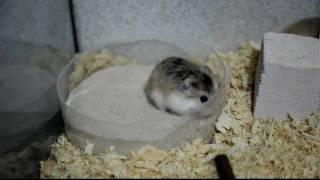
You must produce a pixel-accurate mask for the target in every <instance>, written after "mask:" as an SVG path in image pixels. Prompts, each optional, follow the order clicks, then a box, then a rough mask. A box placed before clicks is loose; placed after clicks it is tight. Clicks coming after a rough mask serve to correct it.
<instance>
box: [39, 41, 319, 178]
mask: <svg viewBox="0 0 320 180" xmlns="http://www.w3.org/2000/svg"><path fill="white" fill-rule="evenodd" d="M258 55H259V48H258V46H257V45H256V44H254V43H247V44H245V45H243V46H241V47H240V49H239V50H238V51H236V52H229V53H226V54H222V53H221V54H220V58H222V59H223V60H224V62H226V63H227V64H229V65H230V66H231V68H232V80H231V83H230V86H231V89H230V92H229V94H228V96H229V97H228V98H229V99H228V102H227V105H226V106H225V108H224V109H223V113H222V115H221V116H220V118H219V121H218V123H217V124H216V131H217V132H216V134H215V135H214V139H215V140H216V143H215V144H205V143H204V142H203V141H201V140H200V139H196V140H194V141H193V143H192V144H183V145H181V146H180V147H177V148H173V149H171V150H170V151H165V150H161V149H157V148H154V147H142V148H141V149H140V150H138V151H134V152H131V153H130V155H128V156H123V155H121V154H118V153H117V152H116V151H117V150H116V149H113V148H112V147H111V148H110V150H107V151H106V152H105V153H101V154H92V148H93V146H92V144H88V146H87V148H86V149H85V151H81V150H79V149H78V148H76V147H75V146H73V145H72V144H70V143H69V142H68V139H67V138H66V137H65V136H64V135H61V137H60V138H59V140H58V142H57V143H56V144H54V145H53V147H52V152H51V157H50V158H49V159H48V160H47V161H44V162H41V177H42V178H77V177H78V178H86V177H90V178H93V177H101V178H126V177H127V178H217V177H218V176H217V172H216V170H215V167H214V164H213V163H212V162H211V160H212V158H214V157H215V156H216V155H217V154H220V153H225V154H227V155H228V157H229V158H230V162H231V164H232V166H233V169H234V173H235V175H236V177H237V178H253V177H259V178H262V177H265V178H302V177H304V178H319V177H320V126H319V124H320V112H317V113H314V114H311V115H310V117H308V118H307V119H305V120H304V121H296V120H293V119H291V118H290V117H288V119H287V120H285V121H275V120H273V119H268V120H255V119H253V117H252V113H251V110H250V109H251V103H252V101H251V98H252V97H251V95H252V85H253V77H254V76H253V75H254V72H255V64H256V61H257V59H258ZM214 58H217V57H216V56H212V57H211V59H214ZM209 65H210V61H209Z"/></svg>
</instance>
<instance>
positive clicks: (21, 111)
mask: <svg viewBox="0 0 320 180" xmlns="http://www.w3.org/2000/svg"><path fill="white" fill-rule="evenodd" d="M1 42H2V43H1V45H0V59H1V62H0V88H1V89H0V99H1V102H0V119H1V126H0V143H1V144H2V145H1V147H0V152H1V153H2V152H6V151H9V150H11V149H13V148H16V147H18V146H19V145H21V144H22V143H23V141H24V140H25V139H27V138H29V137H30V136H31V135H32V133H35V132H36V131H37V129H38V128H40V127H41V126H42V125H44V124H46V123H47V122H48V121H49V120H50V119H51V118H52V117H53V116H54V115H55V114H56V113H57V112H58V110H59V102H58V98H57V93H56V90H55V85H56V84H55V83H56V78H57V77H58V75H59V73H60V71H61V70H62V68H63V67H64V66H65V65H66V64H67V60H68V57H69V56H70V55H66V54H64V53H62V52H61V51H58V50H57V49H54V48H51V47H49V46H39V45H35V44H32V43H27V42H22V41H16V40H10V39H2V40H1Z"/></svg>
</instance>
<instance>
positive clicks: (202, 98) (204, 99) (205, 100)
mask: <svg viewBox="0 0 320 180" xmlns="http://www.w3.org/2000/svg"><path fill="white" fill-rule="evenodd" d="M200 101H201V102H202V103H205V102H207V101H208V97H207V96H201V97H200Z"/></svg>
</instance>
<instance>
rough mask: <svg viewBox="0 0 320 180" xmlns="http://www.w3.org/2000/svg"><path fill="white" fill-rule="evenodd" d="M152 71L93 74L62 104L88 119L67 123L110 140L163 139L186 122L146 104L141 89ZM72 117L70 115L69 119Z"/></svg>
mask: <svg viewBox="0 0 320 180" xmlns="http://www.w3.org/2000/svg"><path fill="white" fill-rule="evenodd" d="M152 69H153V66H145V65H125V66H113V67H111V68H108V69H105V70H101V71H98V72H96V73H94V74H93V75H91V76H90V77H89V78H87V79H85V80H84V81H82V82H81V83H80V84H79V86H77V87H76V88H75V89H73V90H72V92H71V93H70V95H69V97H68V100H67V102H66V104H67V105H69V106H71V107H72V108H73V109H74V110H75V111H77V112H79V113H81V114H85V115H87V116H88V117H91V118H92V119H88V118H83V120H79V117H73V118H78V119H77V121H76V122H75V123H73V122H70V123H73V124H72V125H73V126H74V127H76V128H78V129H81V130H83V131H86V132H89V133H90V134H93V135H97V136H100V137H106V138H111V139H117V138H119V139H123V140H141V141H143V140H146V141H149V140H159V139H162V138H165V137H166V136H167V135H168V134H170V133H171V132H173V131H174V130H175V129H177V128H178V127H180V126H181V125H183V124H185V123H186V121H187V119H186V118H181V117H178V116H174V115H169V114H167V113H165V112H161V111H159V110H157V109H155V108H154V107H152V106H151V105H149V103H148V102H147V100H146V98H145V95H144V91H143V87H144V84H145V83H146V81H147V79H148V77H149V75H150V73H151V71H152ZM72 115H74V114H73V113H72V112H70V114H69V116H72ZM74 116H76V115H74ZM93 119H95V120H93ZM186 133H188V132H186Z"/></svg>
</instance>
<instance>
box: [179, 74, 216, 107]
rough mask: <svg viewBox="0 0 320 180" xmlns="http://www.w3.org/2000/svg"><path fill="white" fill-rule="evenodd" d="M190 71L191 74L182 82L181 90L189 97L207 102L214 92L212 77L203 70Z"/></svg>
mask: <svg viewBox="0 0 320 180" xmlns="http://www.w3.org/2000/svg"><path fill="white" fill-rule="evenodd" d="M188 73H189V75H188V76H187V77H186V78H185V79H184V81H183V83H182V84H181V88H180V90H181V92H182V93H184V94H185V96H186V97H187V98H192V99H196V100H198V101H200V102H201V103H206V102H207V101H208V100H209V98H210V96H211V95H212V94H213V93H214V88H213V87H214V86H213V83H214V82H213V80H212V77H211V76H210V74H208V73H206V72H204V71H202V70H199V71H190V72H188Z"/></svg>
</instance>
